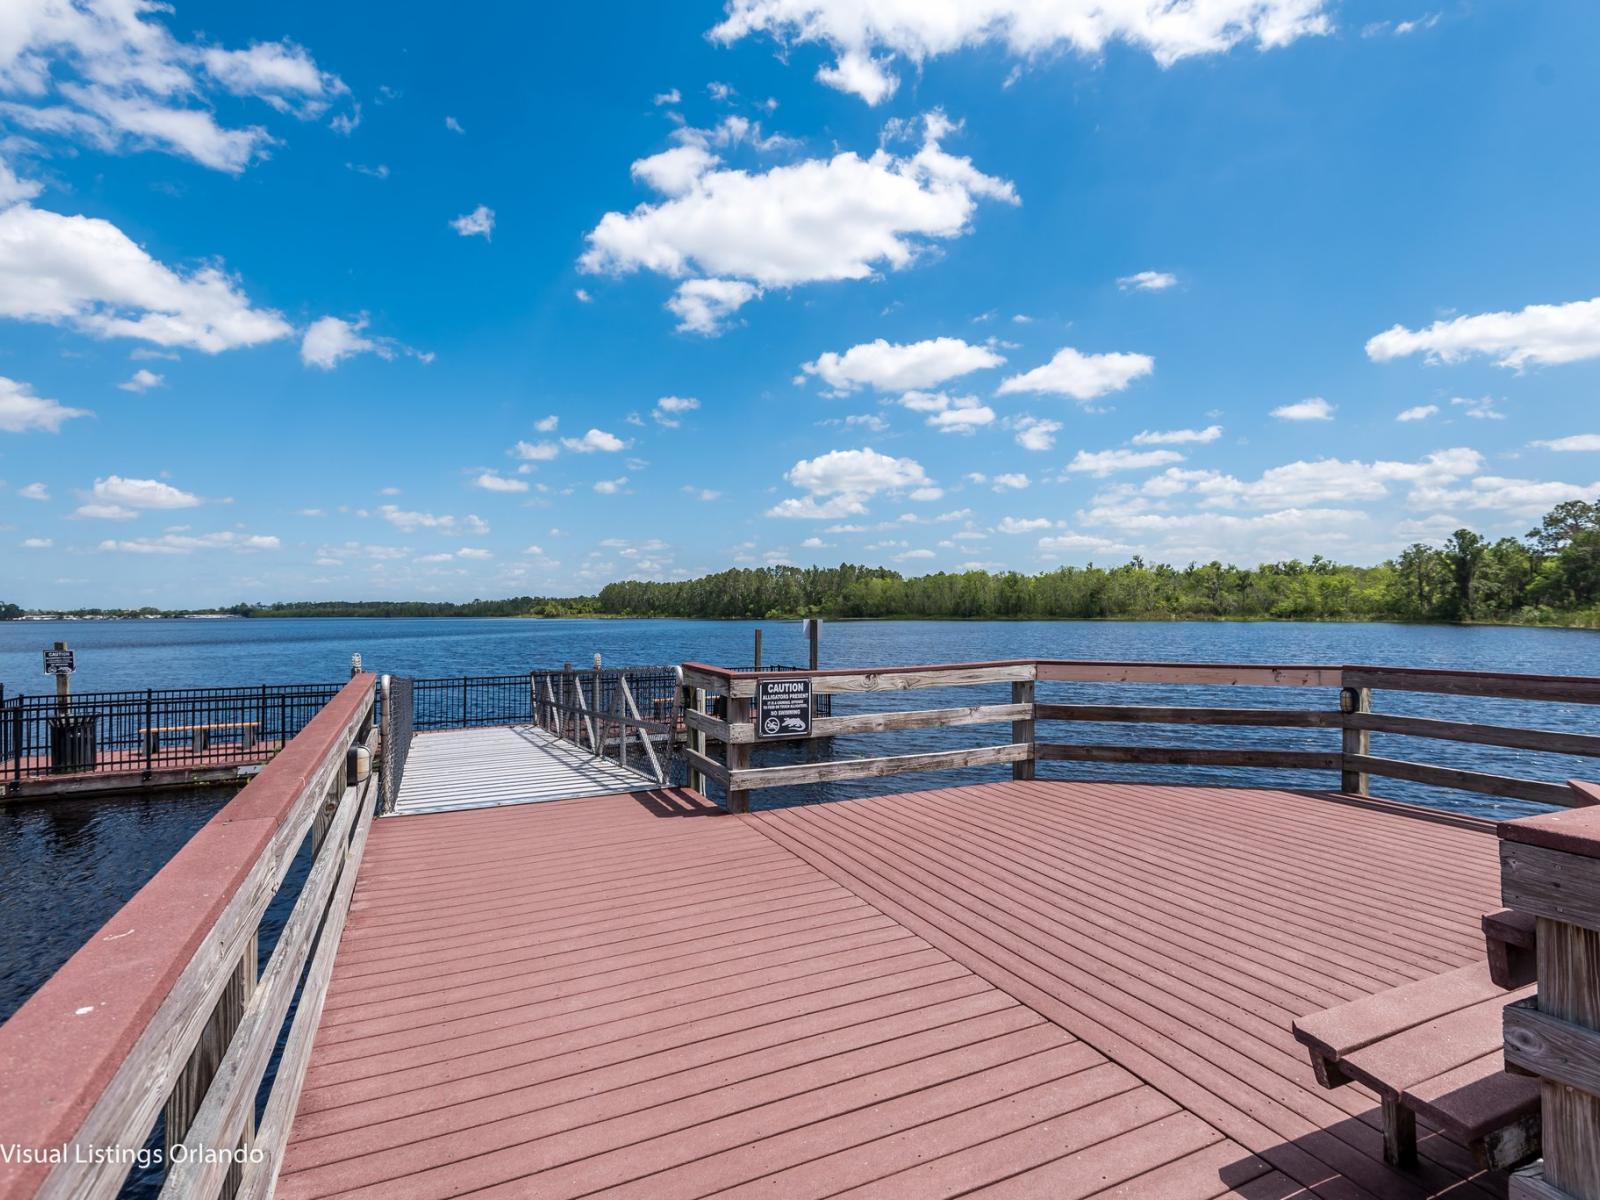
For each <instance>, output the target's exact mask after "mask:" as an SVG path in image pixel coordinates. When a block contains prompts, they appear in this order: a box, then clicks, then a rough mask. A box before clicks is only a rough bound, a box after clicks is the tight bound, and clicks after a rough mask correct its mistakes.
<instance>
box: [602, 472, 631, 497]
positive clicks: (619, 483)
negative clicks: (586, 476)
mask: <svg viewBox="0 0 1600 1200" xmlns="http://www.w3.org/2000/svg"><path fill="white" fill-rule="evenodd" d="M627 486H628V477H627V476H626V475H623V476H620V477H619V478H617V479H602V480H600V481H599V482H597V483H596V484H595V485H594V490H595V491H597V492H599V493H600V494H601V495H602V496H614V495H616V494H617V493H618V492H620V491H621V490H622V489H623V488H625V487H627Z"/></svg>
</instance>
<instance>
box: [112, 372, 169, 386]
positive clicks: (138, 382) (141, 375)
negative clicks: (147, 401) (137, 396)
mask: <svg viewBox="0 0 1600 1200" xmlns="http://www.w3.org/2000/svg"><path fill="white" fill-rule="evenodd" d="M166 382H167V378H166V376H165V375H158V374H156V373H155V372H154V371H151V370H147V369H146V368H144V367H140V368H139V369H138V370H137V371H135V372H134V373H133V374H132V375H131V376H130V377H129V378H127V379H124V380H123V381H122V382H121V383H119V384H117V386H118V387H119V388H121V389H122V390H123V391H125V392H148V391H149V390H150V389H151V388H158V387H162V386H164V385H165V384H166Z"/></svg>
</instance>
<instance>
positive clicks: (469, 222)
mask: <svg viewBox="0 0 1600 1200" xmlns="http://www.w3.org/2000/svg"><path fill="white" fill-rule="evenodd" d="M450 228H451V229H454V230H455V231H456V232H457V233H459V234H460V235H461V236H462V237H481V238H482V239H483V240H484V241H486V242H487V241H489V240H490V238H491V237H492V236H493V235H494V209H492V208H490V207H489V206H488V205H487V204H480V205H478V207H477V208H475V209H473V210H472V211H471V212H469V213H463V214H462V215H461V216H459V217H456V218H455V219H454V220H452V221H451V222H450Z"/></svg>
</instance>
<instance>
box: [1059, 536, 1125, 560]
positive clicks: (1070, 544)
mask: <svg viewBox="0 0 1600 1200" xmlns="http://www.w3.org/2000/svg"><path fill="white" fill-rule="evenodd" d="M1132 549H1133V547H1132V546H1129V545H1127V544H1126V543H1124V542H1119V541H1117V540H1116V539H1115V538H1103V537H1096V536H1095V535H1094V534H1092V533H1062V534H1057V535H1056V536H1054V537H1042V538H1040V539H1039V551H1040V553H1042V554H1044V555H1045V556H1046V557H1050V558H1054V557H1059V556H1061V555H1064V554H1067V553H1069V552H1071V551H1075V550H1090V551H1094V552H1096V553H1101V554H1126V553H1128V552H1129V551H1131V550H1132Z"/></svg>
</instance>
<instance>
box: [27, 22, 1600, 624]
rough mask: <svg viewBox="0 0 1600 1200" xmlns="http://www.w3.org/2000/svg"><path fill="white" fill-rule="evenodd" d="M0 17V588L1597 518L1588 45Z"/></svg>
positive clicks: (1212, 550) (1194, 550)
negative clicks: (1570, 502)
mask: <svg viewBox="0 0 1600 1200" xmlns="http://www.w3.org/2000/svg"><path fill="white" fill-rule="evenodd" d="M900 7H901V6H896V5H891V4H889V3H888V2H887V0H733V3H731V4H729V5H727V6H726V7H724V6H723V5H722V4H719V3H715V2H712V3H705V4H672V5H642V4H641V5H632V4H607V5H582V6H563V7H559V8H558V7H555V6H527V5H504V6H498V7H497V8H491V9H490V10H486V11H482V12H479V13H477V14H476V16H475V17H474V19H473V20H471V21H465V20H443V19H441V18H440V15H439V12H438V10H437V8H436V6H431V5H411V4H388V5H384V6H382V8H381V9H380V8H378V7H376V6H363V5H325V4H320V5H312V4H296V3H281V4H277V5H273V6H268V7H261V6H247V5H223V4H215V3H206V4H203V3H192V2H188V0H178V2H177V3H176V4H175V5H174V6H173V8H172V10H171V11H168V10H166V9H164V8H160V7H157V6H156V5H153V4H141V3H139V2H138V0H122V2H119V3H111V2H110V0H77V3H76V4H75V5H68V4H65V3H63V2H62V0H12V3H9V4H7V5H6V12H5V15H3V16H0V164H3V166H0V480H3V481H4V484H3V487H0V579H3V583H0V598H3V599H11V600H15V601H17V602H19V603H23V604H26V605H34V606H49V605H61V606H68V605H87V604H107V605H110V604H130V605H131V604H143V603H153V604H167V605H179V604H212V603H232V602H235V601H237V600H240V599H247V600H257V599H261V600H272V599H291V598H302V597H333V598H346V599H361V598H369V597H390V598H398V597H432V598H448V599H465V598H471V597H474V596H484V597H488V596H503V595H513V594H523V593H533V594H569V593H573V592H579V591H589V590H592V589H593V588H595V587H597V586H598V585H599V584H601V583H604V582H606V581H608V580H611V579H616V578H626V577H649V578H674V577H682V576H687V575H694V574H700V573H703V572H705V571H709V570H716V569H721V568H724V567H726V566H729V565H759V564H762V563H770V562H789V563H798V564H808V563H824V564H832V563H837V562H840V561H855V562H869V563H882V564H885V565H890V566H894V567H896V568H898V569H901V570H904V571H907V572H910V573H921V572H924V571H929V570H937V569H958V568H961V567H963V566H966V565H973V564H976V565H983V566H986V567H991V568H999V567H1008V568H1016V569H1020V570H1027V571H1035V570H1040V569H1045V568H1048V567H1052V566H1055V565H1059V564H1061V563H1083V562H1087V561H1095V562H1100V563H1114V562H1120V561H1123V560H1125V559H1126V558H1127V557H1129V556H1130V555H1132V554H1136V553H1137V554H1142V555H1144V556H1145V557H1146V558H1148V559H1161V560H1167V561H1172V562H1176V563H1179V564H1183V563H1186V562H1189V561H1192V560H1201V561H1204V560H1208V559H1211V558H1222V559H1225V560H1231V561H1236V562H1245V563H1249V562H1256V561H1261V560H1263V559H1275V558H1279V557H1289V556H1299V557H1302V558H1308V557H1310V556H1311V555H1312V554H1316V553H1321V554H1323V555H1327V556H1330V557H1334V558H1338V559H1341V560H1345V561H1354V562H1373V561H1377V560H1380V559H1382V558H1384V557H1387V556H1388V555H1390V554H1391V553H1393V552H1394V551H1395V550H1397V549H1398V548H1399V547H1401V546H1403V545H1405V544H1407V543H1409V542H1411V541H1415V540H1424V541H1436V540H1438V539H1440V538H1442V537H1443V536H1444V535H1446V534H1448V533H1449V531H1450V530H1452V529H1454V528H1456V527H1457V526H1459V525H1463V524H1466V525H1471V526H1473V527H1475V528H1478V529H1480V530H1484V531H1486V532H1488V533H1491V534H1505V533H1512V534H1517V533H1521V532H1523V531H1524V530H1525V529H1527V528H1528V526H1529V524H1530V523H1531V521H1532V520H1533V519H1534V518H1535V517H1537V516H1538V515H1539V514H1540V513H1542V512H1544V511H1545V510H1546V509H1548V508H1549V507H1551V506H1552V505H1553V504H1554V503H1556V502H1558V501H1560V500H1562V499H1568V498H1572V497H1586V498H1594V496H1595V495H1596V494H1597V493H1600V482H1597V481H1600V409H1597V406H1596V402H1595V401H1596V393H1597V383H1600V298H1597V297H1600V270H1597V268H1600V236H1597V233H1596V225H1595V196H1596V195H1597V194H1600V154H1597V151H1600V144H1597V136H1596V133H1595V125H1594V120H1593V115H1594V113H1595V112H1596V111H1600V71H1596V70H1595V61H1594V50H1593V47H1594V46H1595V45H1597V44H1600V7H1597V6H1595V5H1592V4H1586V3H1578V2H1572V3H1564V2H1559V0H1558V2H1549V3H1538V4H1529V3H1512V2H1510V0H1504V2H1497V0H1476V2H1474V3H1463V2H1460V0H1433V3H1431V4H1429V3H1427V2H1426V0H1423V2H1422V3H1419V4H1417V5H1393V4H1379V3H1359V2H1357V0H1196V2H1194V3H1191V4H1188V5H1184V6H1181V7H1180V6H1172V7H1171V8H1170V9H1167V10H1164V9H1162V7H1161V6H1159V5H1151V4H1148V3H1147V2H1146V0H1126V2H1124V0H1099V2H1098V3H1090V2H1089V0H1081V2H1079V0H1069V2H1065V3H1062V2H1059V0H1057V2H1056V3H1052V4H1044V3H1042V2H1038V0H984V2H983V3H965V4H956V3H953V2H952V3H949V4H936V3H929V4H926V5H922V6H916V8H915V10H914V11H910V12H909V13H901V14H900V15H899V16H893V15H892V14H893V13H894V12H895V11H896V10H897V9H898V8H900Z"/></svg>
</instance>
